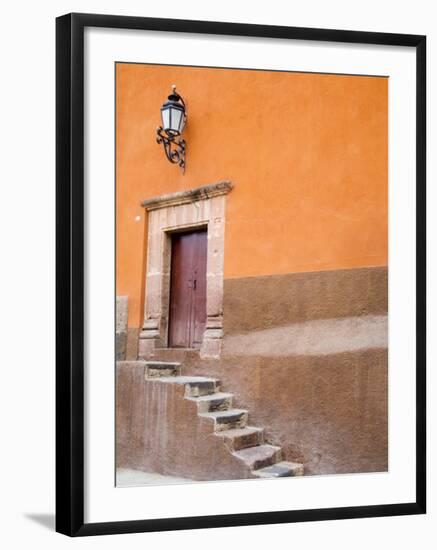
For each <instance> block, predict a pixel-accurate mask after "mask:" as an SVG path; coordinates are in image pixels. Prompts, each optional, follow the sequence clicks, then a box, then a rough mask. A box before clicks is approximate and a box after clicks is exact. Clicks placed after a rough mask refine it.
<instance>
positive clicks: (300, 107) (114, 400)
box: [56, 14, 426, 536]
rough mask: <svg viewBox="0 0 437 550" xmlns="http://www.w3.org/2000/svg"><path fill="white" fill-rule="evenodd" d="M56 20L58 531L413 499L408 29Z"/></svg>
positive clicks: (419, 152)
mask: <svg viewBox="0 0 437 550" xmlns="http://www.w3.org/2000/svg"><path fill="white" fill-rule="evenodd" d="M56 34H57V43H56V48H57V49H56V51H57V62H56V67H57V107H56V110H57V432H56V433H57V530H58V531H59V532H61V533H64V534H67V535H70V536H83V535H97V534H111V533H128V532H141V531H159V530H174V529H194V528H205V527H222V526H235V525H251V524H262V523H283V522H294V521H312V520H324V519H337V518H338V519H341V518H359V517H370V516H388V515H407V514H420V513H425V508H426V505H425V503H426V494H425V472H426V468H425V455H426V453H425V282H426V281H425V226H426V223H425V161H426V157H425V152H426V149H425V143H426V133H425V99H426V96H425V67H426V57H425V43H426V42H425V37H424V36H415V35H397V34H386V33H367V32H355V31H341V30H327V29H326V30H322V29H309V28H294V27H274V26H262V25H261V26H260V25H249V24H234V23H215V22H204V21H182V20H171V19H151V18H142V17H119V16H109V15H91V14H69V15H65V16H62V17H60V18H58V19H57V33H56Z"/></svg>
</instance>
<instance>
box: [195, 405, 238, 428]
mask: <svg viewBox="0 0 437 550" xmlns="http://www.w3.org/2000/svg"><path fill="white" fill-rule="evenodd" d="M199 416H201V417H202V418H208V419H209V420H212V421H213V422H214V430H215V431H216V432H221V431H223V430H230V429H232V428H245V427H246V424H247V418H248V412H247V411H245V410H243V409H229V410H227V411H215V412H209V413H202V414H200V415H199Z"/></svg>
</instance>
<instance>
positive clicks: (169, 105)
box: [156, 84, 187, 173]
mask: <svg viewBox="0 0 437 550" xmlns="http://www.w3.org/2000/svg"><path fill="white" fill-rule="evenodd" d="M185 111H186V109H185V103H184V100H183V99H182V97H181V96H180V95H179V94H178V93H177V92H176V86H175V85H174V84H173V86H172V93H171V94H170V95H169V96H168V100H167V101H166V102H165V103H164V105H163V106H162V107H161V119H162V126H159V127H158V128H157V129H156V141H157V143H162V145H163V147H164V151H165V154H166V156H167V158H168V160H169V161H170V162H172V163H173V164H178V165H179V166H180V168H181V169H182V172H183V173H184V172H185V140H184V139H182V138H181V134H182V132H183V131H184V127H185V123H186V121H187V115H186V112H185Z"/></svg>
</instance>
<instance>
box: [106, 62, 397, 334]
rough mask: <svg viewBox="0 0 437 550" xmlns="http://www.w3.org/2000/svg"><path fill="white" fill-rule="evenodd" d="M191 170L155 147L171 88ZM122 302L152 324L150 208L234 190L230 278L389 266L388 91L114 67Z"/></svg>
mask: <svg viewBox="0 0 437 550" xmlns="http://www.w3.org/2000/svg"><path fill="white" fill-rule="evenodd" d="M173 83H175V84H177V89H178V91H179V92H180V93H181V94H182V96H183V97H184V99H185V101H186V103H187V114H188V123H187V127H186V131H185V132H184V137H185V139H186V141H187V169H186V172H185V175H182V173H181V171H180V170H179V168H178V167H176V166H174V165H171V164H170V163H169V162H168V161H167V160H166V158H165V156H164V152H163V150H162V146H158V145H157V144H156V142H155V130H156V127H157V126H158V125H159V124H160V112H159V109H160V107H161V104H162V103H163V101H164V100H165V99H166V97H167V95H168V94H169V93H170V86H171V84H173ZM116 115H117V121H116V122H117V124H116V140H117V151H116V159H117V170H116V178H117V181H116V189H117V211H116V213H117V272H116V277H117V294H121V295H123V294H126V295H128V296H129V310H130V311H129V325H130V326H139V325H140V324H141V322H142V311H143V301H144V273H145V252H146V250H145V247H146V231H147V227H146V225H147V224H146V212H145V211H144V209H143V208H142V207H141V206H140V202H141V200H143V199H145V198H148V197H152V196H155V195H160V194H162V193H168V192H173V191H179V190H183V189H190V188H194V187H198V186H200V185H204V184H208V183H214V182H216V181H218V180H223V179H229V180H231V181H232V182H233V183H234V185H235V188H234V189H233V190H232V191H231V193H230V194H229V195H228V199H227V213H226V234H225V277H226V278H234V277H247V276H256V275H268V274H279V273H291V272H302V271H320V270H326V269H340V268H342V269H344V268H353V267H364V266H381V265H386V264H387V247H388V238H387V224H388V216H387V206H388V205H387V201H388V185H387V183H388V129H387V127H388V80H387V79H385V78H374V77H373V78H372V77H354V76H335V75H320V74H302V73H282V72H265V71H247V70H229V69H204V68H194V67H171V66H154V65H140V64H117V67H116Z"/></svg>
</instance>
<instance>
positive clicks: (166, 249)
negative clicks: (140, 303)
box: [139, 181, 233, 357]
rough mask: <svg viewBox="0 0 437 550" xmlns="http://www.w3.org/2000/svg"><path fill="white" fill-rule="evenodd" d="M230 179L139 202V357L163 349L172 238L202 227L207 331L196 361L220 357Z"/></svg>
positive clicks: (165, 345) (168, 298)
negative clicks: (142, 259)
mask: <svg viewBox="0 0 437 550" xmlns="http://www.w3.org/2000/svg"><path fill="white" fill-rule="evenodd" d="M232 187H233V186H232V183H231V182H230V181H219V182H217V183H213V184H210V185H204V186H202V187H197V188H195V189H189V190H186V191H178V192H176V193H170V194H166V195H161V196H159V197H154V198H151V199H147V200H144V201H143V202H142V203H141V204H142V206H144V208H145V209H146V210H147V212H148V243H147V269H146V281H145V284H146V299H145V311H144V323H143V327H142V330H141V333H140V340H139V356H140V357H148V356H149V355H151V354H153V350H154V349H156V348H166V347H167V345H168V322H169V303H170V269H171V266H170V259H171V234H172V233H174V232H177V231H189V230H191V229H195V228H198V227H206V228H207V231H208V251H207V266H206V313H207V320H206V328H205V333H204V336H203V341H202V344H201V348H200V356H201V357H219V356H220V351H221V345H222V339H223V262H224V236H225V210H226V195H227V194H228V193H229V191H231V189H232Z"/></svg>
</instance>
